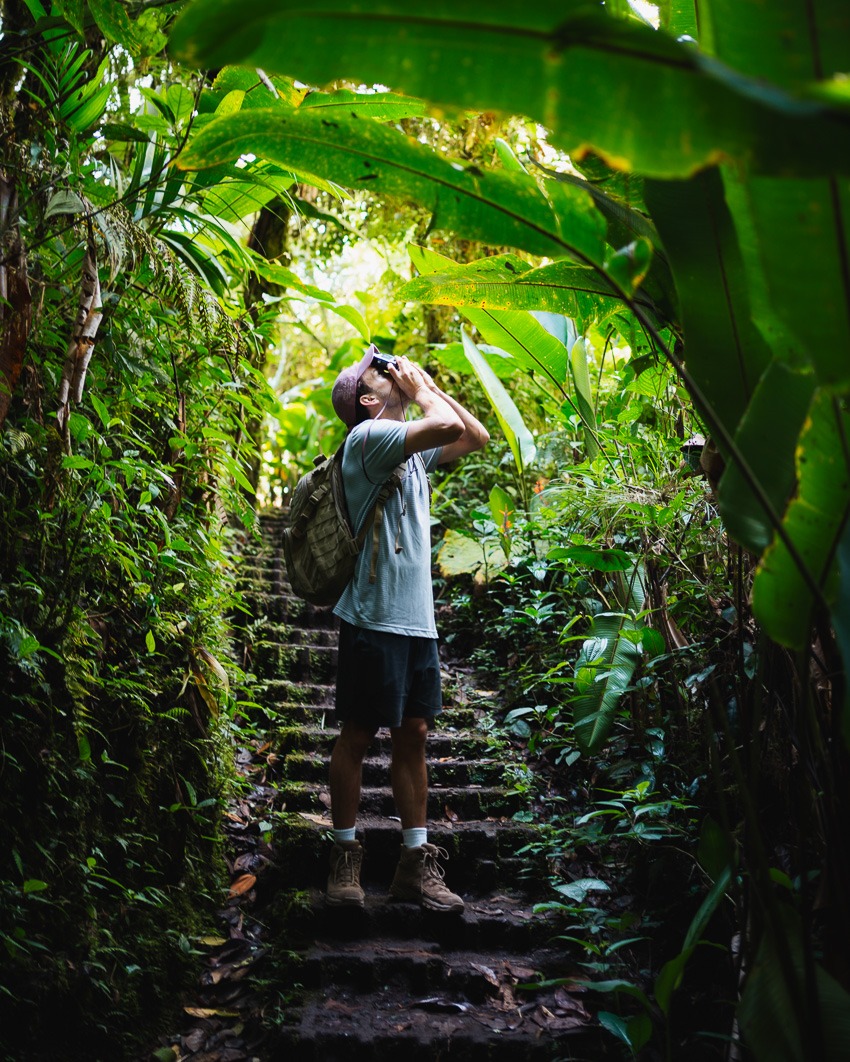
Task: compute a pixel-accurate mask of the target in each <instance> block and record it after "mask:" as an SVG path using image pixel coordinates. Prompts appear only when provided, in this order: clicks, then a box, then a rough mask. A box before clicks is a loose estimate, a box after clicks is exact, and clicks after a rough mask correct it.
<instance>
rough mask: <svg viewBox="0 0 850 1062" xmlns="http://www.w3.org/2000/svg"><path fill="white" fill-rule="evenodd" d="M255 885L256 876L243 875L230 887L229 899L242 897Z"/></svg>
mask: <svg viewBox="0 0 850 1062" xmlns="http://www.w3.org/2000/svg"><path fill="white" fill-rule="evenodd" d="M256 884H257V875H256V874H243V875H242V876H241V877H240V878H237V879H236V881H234V882H233V884H232V885H231V886H230V892H229V894H228V895H229V896H231V897H232V896H242V895H243V894H244V893H246V892H247V891H248V890H249V889H253V887H254V886H255V885H256Z"/></svg>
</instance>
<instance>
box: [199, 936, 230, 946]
mask: <svg viewBox="0 0 850 1062" xmlns="http://www.w3.org/2000/svg"><path fill="white" fill-rule="evenodd" d="M195 941H196V943H198V944H204V945H206V947H208V948H220V947H221V946H222V945H223V944H226V943H227V937H195Z"/></svg>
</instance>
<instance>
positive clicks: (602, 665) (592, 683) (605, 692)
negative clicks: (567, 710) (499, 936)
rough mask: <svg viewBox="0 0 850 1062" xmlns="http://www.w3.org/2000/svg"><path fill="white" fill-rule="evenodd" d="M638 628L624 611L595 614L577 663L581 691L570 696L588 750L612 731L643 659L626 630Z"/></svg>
mask: <svg viewBox="0 0 850 1062" xmlns="http://www.w3.org/2000/svg"><path fill="white" fill-rule="evenodd" d="M638 629H639V627H638V624H637V623H636V621H635V620H634V619H633V618H632V617H631V616H629V615H626V614H625V613H614V612H600V613H598V614H597V615H596V616H594V617H593V623H592V625H591V628H590V632H589V637H588V638H587V640H586V641H585V642H584V643H583V644H582V647H581V650H580V651H579V655H578V658H577V660H576V664H575V679H576V689H577V690H578V693H577V695H576V696H575V697H573V698H571V705H572V712H573V725H574V729H575V736H576V740H577V742H578V744H579V747H580V748H581V750H582V751H583V752H585V753H592V752H595V751H596V750H597V749H599V748H600V747H601V746H602V745H603V744H604V743H605V741H606V740H607V738H608V735H609V734H610V733H611V728H612V726H613V725H614V716H615V714H616V711H617V705H618V704H619V702H620V698H621V697H622V696H623V693H624V692H625V690H626V689H627V688H628V686H629V685H630V684H631V681H632V676H633V675H634V672H635V668H636V667H637V664H638V660H639V659H640V650H639V649H638V647H637V646H636V645H635V644H634V643H633V642H632V641H630V640H629V639H628V638H625V637H623V632H624V631H629V632H632V631H637V630H638Z"/></svg>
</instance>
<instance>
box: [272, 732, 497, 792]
mask: <svg viewBox="0 0 850 1062" xmlns="http://www.w3.org/2000/svg"><path fill="white" fill-rule="evenodd" d="M431 740H432V739H430V738H429V739H428V741H429V742H430V741H431ZM425 748H426V752H429V753H430V755H429V757H428V782H429V785H430V786H431V787H432V788H438V787H444V786H469V785H480V786H498V785H502V784H503V781H504V764H503V763H501V762H499V761H497V760H484V759H478V760H464V759H458V758H455V757H451V756H443V757H439V756H435V755H434V752H433V750H432V749H430V748H429V747H428V743H427V742H426V746H425ZM282 776H283V777H285V778H286V779H288V780H289V781H292V782H323V781H325V780H326V779H327V776H328V756H327V755H325V756H321V755H319V754H318V751H310V752H290V753H289V754H288V755H287V756H286V759H285V761H284V764H283V770H282ZM389 776H390V762H389V754H388V753H387V752H385V753H384V754H383V755H377V756H367V757H366V759H365V760H364V761H363V784H364V785H367V786H373V785H381V784H383V783H384V782H385V781H386V779H387V778H389Z"/></svg>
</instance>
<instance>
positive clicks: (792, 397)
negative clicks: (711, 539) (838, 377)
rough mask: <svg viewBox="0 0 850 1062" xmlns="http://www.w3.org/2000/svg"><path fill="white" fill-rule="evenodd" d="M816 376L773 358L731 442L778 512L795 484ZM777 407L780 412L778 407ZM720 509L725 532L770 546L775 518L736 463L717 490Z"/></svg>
mask: <svg viewBox="0 0 850 1062" xmlns="http://www.w3.org/2000/svg"><path fill="white" fill-rule="evenodd" d="M814 390H815V378H814V375H813V374H811V373H808V374H802V373H799V372H794V371H793V370H792V369H790V368H789V367H788V366H787V365H785V364H784V363H783V362H781V361H778V360H776V359H774V360H773V361H772V362H771V363H770V365H768V367H767V369H766V370H765V372H764V374H763V376H762V378H761V379H760V380H759V382H758V384H757V386H756V389H755V392H754V394H753V397H752V400H751V401H750V404H749V406H748V407H747V409H746V412H745V413H744V416H743V418H742V419H741V422H740V424H739V425H738V431H737V432H736V435H735V443H736V445H737V446H738V449H739V450H740V452H741V453H742V454H743V455H744V457H745V459H746V461H747V465H748V467H749V470H750V473H751V475H752V476H753V477H755V479H756V480H757V481H758V482H759V483H760V484H761V487H762V489H763V490H764V492H765V494H766V495H767V498H768V500H769V502H770V504H771V505H772V508H773V512H774V514H776V515H779V516H781V515H782V514H783V513H784V512H785V508H786V505H787V503H788V499H789V498H790V497H791V494H792V491H793V490H794V487H795V485H796V479H797V476H796V470H795V465H794V454H795V451H796V448H797V442H798V439H799V436H800V432H801V431H802V428H803V424H804V423H805V420H806V415H807V414H808V411H809V407H810V405H811V401H812V396H813V394H814ZM779 410H781V416H777V411H779ZM718 498H719V502H720V512H721V515H722V516H723V521H724V523H725V525H726V529H727V530H728V532H729V534H730V535H731V536H732V537H733V538H734V539H735V540H736V542H739V543H740V544H741V545H742V546H745V547H746V548H747V549H749V550H751V551H752V552H753V553H755V554H756V555H761V553H762V552H763V551H764V550H765V549H766V548H767V547H768V546H769V545H770V543H771V541H772V539H773V536H774V533H775V525H774V520H773V519H771V517H770V515H769V514H768V513H767V512H766V511H765V509H764V506H763V505H762V503H761V501H760V500H759V498H758V496H757V495H756V494H754V493H753V490H752V487H751V485H750V480H749V478H748V477H747V476H745V475H744V473H743V471H742V469H741V468H740V466H739V465H737V464H734V463H731V462H730V463H729V465H728V466H727V468H726V471H725V472H724V473H723V477H722V479H721V480H720V486H719V489H718Z"/></svg>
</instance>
